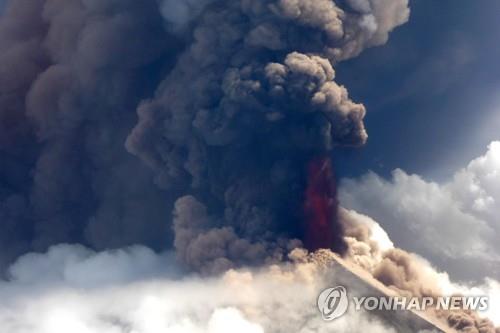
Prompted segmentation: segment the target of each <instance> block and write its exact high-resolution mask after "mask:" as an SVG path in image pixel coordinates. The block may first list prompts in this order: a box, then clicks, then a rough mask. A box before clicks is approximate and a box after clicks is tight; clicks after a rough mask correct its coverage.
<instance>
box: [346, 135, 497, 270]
mask: <svg viewBox="0 0 500 333" xmlns="http://www.w3.org/2000/svg"><path fill="white" fill-rule="evenodd" d="M340 201H341V203H342V205H343V206H345V207H346V208H349V209H354V210H356V211H358V212H361V213H363V214H367V215H369V216H371V217H373V218H374V219H376V220H377V221H378V222H379V223H380V224H381V225H382V226H383V228H384V229H385V230H386V231H387V233H388V234H389V236H390V237H391V239H392V240H393V241H394V242H395V244H396V245H397V246H398V247H401V248H404V249H406V250H409V251H413V252H416V253H419V254H421V255H423V256H424V257H427V258H429V259H430V260H431V261H432V262H433V263H435V264H437V265H439V266H440V267H441V268H442V269H445V270H446V271H448V272H450V273H452V274H457V276H459V277H463V278H477V279H482V278H484V277H485V276H487V275H488V274H490V275H492V276H497V275H493V274H500V242H499V241H498V240H499V239H500V223H499V220H498V216H499V213H500V142H493V143H491V144H490V146H489V148H488V151H487V153H486V154H485V155H484V156H481V157H479V158H477V159H475V160H473V161H471V162H470V163H469V165H468V166H467V167H465V168H463V169H462V170H459V171H458V172H457V173H456V174H455V175H454V177H453V178H452V180H450V181H449V182H448V183H445V184H438V183H434V182H430V181H426V180H425V179H423V178H422V177H420V176H418V175H409V174H407V173H405V172H404V171H403V170H399V169H397V170H395V171H394V172H393V174H392V179H391V180H385V179H383V178H382V177H380V176H378V175H376V174H374V173H368V174H367V175H365V176H363V177H362V178H360V179H346V180H343V181H342V182H341V189H340ZM478 268H480V269H478Z"/></svg>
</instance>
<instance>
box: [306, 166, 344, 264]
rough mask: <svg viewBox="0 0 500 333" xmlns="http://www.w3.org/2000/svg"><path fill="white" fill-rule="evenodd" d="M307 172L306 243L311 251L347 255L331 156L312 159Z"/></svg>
mask: <svg viewBox="0 0 500 333" xmlns="http://www.w3.org/2000/svg"><path fill="white" fill-rule="evenodd" d="M307 175H308V179H307V188H306V192H305V203H304V213H305V237H304V243H305V246H306V248H307V249H308V250H310V251H314V250H317V249H321V248H325V249H331V250H333V251H335V252H337V253H340V254H343V253H344V252H345V250H346V244H345V242H344V240H343V238H342V235H343V228H342V225H341V224H340V223H339V221H338V216H337V212H338V201H337V190H336V182H335V176H334V173H333V168H332V163H331V161H330V159H329V158H328V157H324V156H323V157H318V158H314V159H312V160H311V161H310V162H309V164H308V167H307Z"/></svg>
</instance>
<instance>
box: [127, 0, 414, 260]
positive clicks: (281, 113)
mask: <svg viewBox="0 0 500 333" xmlns="http://www.w3.org/2000/svg"><path fill="white" fill-rule="evenodd" d="M184 3H189V2H184ZM379 4H380V2H378V1H375V2H373V3H372V2H367V6H368V7H367V10H366V11H363V12H360V11H359V10H356V9H355V8H354V6H352V5H351V6H350V5H349V4H344V5H343V6H342V8H341V7H340V6H338V5H337V4H336V3H335V2H333V1H330V0H316V1H310V0H296V1H285V0H281V1H274V0H273V1H248V0H244V1H215V2H211V3H210V4H207V6H206V7H205V10H204V12H203V14H202V15H201V16H200V17H199V18H198V19H197V20H196V22H195V24H194V30H193V40H192V44H191V45H190V46H189V47H188V48H187V49H186V50H185V51H184V52H183V53H182V54H181V55H180V56H179V59H178V61H177V63H176V66H175V68H174V69H173V70H172V72H170V73H169V75H168V76H167V77H166V78H165V80H164V81H163V82H162V84H161V85H160V88H159V89H158V90H157V92H156V94H155V97H154V98H152V99H150V100H147V101H145V102H143V103H142V104H141V106H140V107H139V110H138V114H139V123H138V124H137V126H136V127H135V128H134V130H133V132H132V133H131V135H130V136H129V138H128V140H127V148H128V149H129V151H130V152H131V153H133V154H135V155H136V156H138V157H139V158H141V159H142V160H143V161H144V162H145V163H147V164H148V165H149V166H151V167H152V168H153V170H155V173H156V182H157V184H158V185H159V186H160V187H162V188H164V189H167V190H171V189H177V191H178V192H179V193H182V192H185V193H189V194H190V195H192V196H190V197H184V198H181V199H179V200H178V201H177V203H176V205H175V207H176V210H175V215H176V221H175V223H174V231H175V242H174V244H175V247H176V249H177V251H178V253H179V254H180V257H181V258H182V259H184V261H185V262H186V263H188V264H189V265H191V266H192V267H193V268H200V267H202V268H204V264H203V263H206V262H211V263H216V264H215V265H214V264H210V267H215V266H218V265H221V266H222V267H223V268H227V266H231V265H232V264H233V263H234V262H235V261H236V263H241V262H243V263H248V261H251V259H252V258H260V259H262V258H268V257H269V256H271V257H274V256H276V255H277V256H279V255H280V252H281V253H282V252H284V250H285V249H286V247H288V245H283V244H281V243H282V242H281V241H280V240H281V239H300V240H302V239H303V233H304V225H303V224H304V220H305V219H304V216H303V215H304V214H303V213H304V212H303V211H302V209H301V208H302V207H303V202H304V192H305V186H306V183H307V179H306V171H307V170H306V169H307V164H308V162H309V161H311V160H312V159H313V158H315V157H317V155H323V154H325V153H326V152H328V151H329V150H331V149H332V148H333V147H334V146H335V145H338V144H340V145H354V146H357V145H362V144H363V143H364V142H365V141H366V139H367V134H366V132H365V129H364V125H363V117H364V115H365V108H364V107H363V105H361V104H357V103H355V102H353V101H352V100H351V99H350V98H349V96H348V93H347V90H346V89H345V88H344V87H343V86H340V85H339V84H337V83H336V82H335V81H334V79H335V71H334V69H333V67H332V64H334V63H335V62H336V61H338V60H342V59H346V58H349V57H352V56H355V55H357V54H358V53H359V52H360V51H361V50H362V49H363V48H366V47H369V46H373V45H377V44H381V43H383V42H385V41H386V38H387V33H388V32H389V31H390V30H392V29H393V28H394V27H395V26H397V25H399V24H401V23H403V22H405V21H406V19H407V15H408V8H407V2H406V1H386V2H385V4H388V5H390V6H389V7H388V8H384V10H381V8H378V7H377V6H378V5H379ZM365 21H366V22H368V21H369V22H372V23H373V24H371V25H367V24H365V23H363V22H365ZM193 196H194V197H193ZM193 211H194V212H197V215H196V216H192V214H193ZM333 222H334V221H333ZM333 229H335V228H333ZM337 237H338V236H337ZM333 245H334V244H332V246H333ZM207 249H208V250H207ZM235 249H238V250H237V251H235ZM207 259H209V260H208V261H207Z"/></svg>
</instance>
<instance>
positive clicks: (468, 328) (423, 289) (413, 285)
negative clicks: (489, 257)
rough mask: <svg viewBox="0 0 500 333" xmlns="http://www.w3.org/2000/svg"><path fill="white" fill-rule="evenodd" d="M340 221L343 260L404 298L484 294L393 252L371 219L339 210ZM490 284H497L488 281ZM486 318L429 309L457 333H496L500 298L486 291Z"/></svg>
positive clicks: (399, 251)
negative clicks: (344, 245)
mask: <svg viewBox="0 0 500 333" xmlns="http://www.w3.org/2000/svg"><path fill="white" fill-rule="evenodd" d="M339 216H340V220H341V222H342V223H343V225H344V227H345V230H346V242H347V243H348V245H349V247H348V249H349V250H348V253H347V254H346V259H347V260H348V261H349V262H352V263H353V264H355V265H356V266H357V267H362V268H363V269H364V270H365V271H366V272H367V273H368V274H369V276H370V277H373V278H375V279H376V280H378V281H380V282H381V283H382V284H383V285H384V286H386V287H388V288H389V289H390V290H392V291H394V292H396V294H397V295H401V296H407V297H411V296H413V297H433V298H435V297H438V296H443V295H444V296H451V295H459V294H465V295H473V296H477V295H478V294H479V293H481V294H485V293H486V292H485V291H484V289H483V290H481V289H478V288H476V289H474V288H470V287H464V286H460V285H458V284H455V283H452V282H451V281H450V279H449V277H448V274H447V273H439V272H438V271H437V270H436V269H434V268H433V267H432V266H431V265H430V263H429V262H427V261H426V260H425V259H423V258H421V257H419V256H417V255H415V254H412V253H409V252H406V251H404V250H402V249H399V248H394V247H393V245H392V243H391V242H390V240H389V239H388V236H387V234H386V233H385V232H383V230H380V229H379V228H380V227H379V225H378V224H377V223H376V222H375V221H373V220H372V219H371V218H369V217H367V216H364V215H361V214H358V213H356V212H355V211H350V210H346V209H343V208H341V209H340V214H339ZM490 283H492V284H495V285H496V284H498V282H494V281H490ZM486 294H487V295H490V302H491V304H490V307H491V308H490V312H489V314H488V315H489V318H485V317H484V314H482V315H480V314H479V313H477V312H476V311H472V310H442V309H432V310H431V317H435V318H436V320H438V321H440V322H442V323H443V324H445V325H446V326H447V327H449V328H450V329H452V330H454V331H457V332H475V333H498V332H500V327H497V328H495V325H494V323H493V322H492V320H495V322H496V324H497V325H498V324H499V323H500V317H498V308H497V307H498V306H499V304H500V294H498V292H492V290H489V294H488V293H486Z"/></svg>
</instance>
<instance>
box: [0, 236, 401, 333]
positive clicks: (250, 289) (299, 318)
mask: <svg viewBox="0 0 500 333" xmlns="http://www.w3.org/2000/svg"><path fill="white" fill-rule="evenodd" d="M293 257H294V258H293V260H294V261H293V262H290V263H288V264H281V265H273V266H268V267H265V268H261V269H259V270H229V271H227V272H225V273H224V274H222V275H220V276H217V277H212V278H204V279H200V278H199V277H196V276H192V277H183V278H179V277H178V276H177V277H176V274H177V273H176V272H175V271H176V270H177V269H178V268H176V264H175V262H174V261H173V260H172V259H171V257H169V255H158V254H155V253H154V252H152V251H151V250H149V249H147V248H144V247H133V248H128V249H124V250H120V251H112V252H102V253H96V252H93V251H91V250H88V249H85V248H82V247H80V246H70V245H60V246H56V247H52V248H51V249H50V250H49V251H48V252H47V253H45V254H30V255H26V256H24V257H22V258H20V259H19V260H18V261H17V262H16V263H15V264H14V265H13V266H12V267H11V268H10V276H11V279H10V282H8V283H7V282H0V296H1V297H0V299H1V301H0V330H1V331H2V332H11V333H28V332H37V333H58V332H61V333H62V332H67V331H71V332H75V333H97V332H99V333H125V332H134V333H156V332H160V331H164V332H179V333H181V332H182V333H184V332H185V333H188V332H189V333H196V332H200V333H201V332H206V333H224V332H234V330H238V331H242V332H245V333H261V332H269V333H274V332H276V333H278V332H290V331H294V332H304V333H305V332H310V333H312V332H318V333H319V332H329V331H331V330H332V329H333V330H339V331H343V332H346V331H349V332H367V331H370V332H396V331H395V330H394V329H391V328H390V327H388V326H386V325H385V324H383V323H382V322H381V321H380V320H378V319H377V318H375V317H371V316H368V315H367V314H366V313H354V312H350V313H349V314H348V315H346V316H344V317H343V318H341V319H339V320H338V321H335V322H334V323H331V324H328V325H327V324H325V322H323V320H322V319H321V316H320V315H319V313H318V312H317V311H318V310H317V309H316V297H317V294H318V293H319V291H320V290H321V289H322V288H323V287H324V286H327V285H330V284H335V283H337V282H338V281H337V279H338V276H337V275H338V274H336V271H335V268H334V267H331V266H330V265H329V264H328V261H327V260H326V258H325V259H324V260H321V257H319V256H318V257H316V258H314V257H307V256H305V255H304V254H303V253H301V252H300V251H299V252H296V253H295V254H294V255H293ZM169 258H170V259H169ZM159 263H162V264H163V265H160V264H159ZM162 267H163V268H162ZM46 269H49V270H48V271H47V270H46ZM46 272H49V273H50V274H48V275H46V274H44V273H46ZM41 276H42V277H43V279H40V277H41ZM297 290H300V291H301V292H300V293H297V292H296V291H297Z"/></svg>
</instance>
